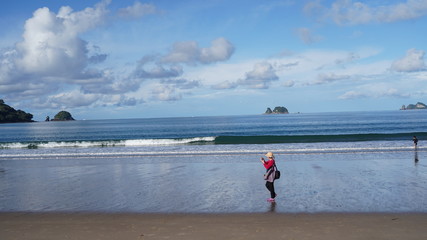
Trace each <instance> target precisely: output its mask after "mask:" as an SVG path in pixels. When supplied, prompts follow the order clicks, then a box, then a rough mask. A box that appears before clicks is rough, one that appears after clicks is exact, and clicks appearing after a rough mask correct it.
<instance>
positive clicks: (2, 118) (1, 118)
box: [0, 99, 33, 123]
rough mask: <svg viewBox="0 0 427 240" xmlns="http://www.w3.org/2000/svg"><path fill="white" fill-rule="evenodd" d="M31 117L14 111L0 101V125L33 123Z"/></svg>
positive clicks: (20, 111)
mask: <svg viewBox="0 0 427 240" xmlns="http://www.w3.org/2000/svg"><path fill="white" fill-rule="evenodd" d="M32 119H33V115H32V114H30V113H26V112H24V111H22V110H15V109H14V108H13V107H11V106H9V105H7V104H5V103H4V101H3V99H0V123H15V122H33V120H32Z"/></svg>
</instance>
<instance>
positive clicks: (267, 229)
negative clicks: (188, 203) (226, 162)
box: [0, 213, 427, 240]
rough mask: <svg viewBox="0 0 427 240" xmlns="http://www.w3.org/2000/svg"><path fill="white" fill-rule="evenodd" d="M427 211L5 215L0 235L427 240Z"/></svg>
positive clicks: (5, 238)
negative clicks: (426, 239)
mask: <svg viewBox="0 0 427 240" xmlns="http://www.w3.org/2000/svg"><path fill="white" fill-rule="evenodd" d="M426 225H427V214H422V213H410V214H408V213H407V214H405V213H399V214H395V213H388V214H387V213H374V214H373V213H345V214H342V213H333V214H332V213H317V214H301V213H300V214H277V213H251V214H100V213H98V214H97V213H90V214H88V213H0V239H2V240H15V239H21V240H27V239H28V240H29V239H44V240H50V239H52V240H57V239H92V240H96V239H103V240H110V239H111V240H112V239H123V240H127V239H129V240H143V239H144V240H149V239H188V240H191V239H206V240H209V239H245V240H250V239H298V240H304V239H320V240H322V239H325V240H326V239H327V240H334V239H349V240H351V239H387V240H393V239H406V240H411V239H414V240H415V239H416V240H419V239H425V238H426V236H427V229H426V227H425V226H426Z"/></svg>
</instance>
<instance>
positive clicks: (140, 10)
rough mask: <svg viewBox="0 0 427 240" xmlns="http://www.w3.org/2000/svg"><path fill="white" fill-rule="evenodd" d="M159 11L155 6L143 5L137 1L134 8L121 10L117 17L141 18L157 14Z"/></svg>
mask: <svg viewBox="0 0 427 240" xmlns="http://www.w3.org/2000/svg"><path fill="white" fill-rule="evenodd" d="M157 12H158V9H157V8H156V6H154V5H153V4H147V3H145V4H143V3H140V2H138V1H136V2H135V3H134V4H133V5H132V6H129V7H126V8H120V9H119V10H118V12H117V15H118V16H119V17H122V18H141V17H143V16H145V15H149V14H155V13H157Z"/></svg>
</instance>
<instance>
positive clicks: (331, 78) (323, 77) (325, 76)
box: [309, 73, 350, 85]
mask: <svg viewBox="0 0 427 240" xmlns="http://www.w3.org/2000/svg"><path fill="white" fill-rule="evenodd" d="M349 78H350V76H349V75H337V74H335V73H320V74H319V75H318V76H317V79H316V80H314V81H312V82H310V83H309V84H310V85H317V84H326V83H332V82H337V81H342V80H347V79H349Z"/></svg>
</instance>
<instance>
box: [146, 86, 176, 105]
mask: <svg viewBox="0 0 427 240" xmlns="http://www.w3.org/2000/svg"><path fill="white" fill-rule="evenodd" d="M151 99H152V100H159V101H177V100H181V99H182V95H181V94H180V93H178V92H177V91H176V89H175V88H173V87H171V86H167V85H159V86H158V87H157V88H155V89H154V90H153V92H152V97H151Z"/></svg>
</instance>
